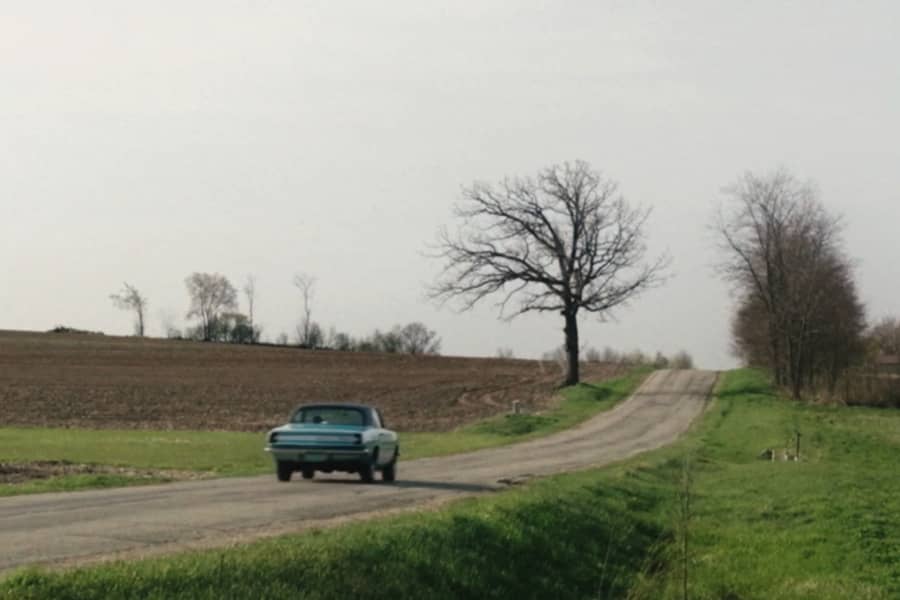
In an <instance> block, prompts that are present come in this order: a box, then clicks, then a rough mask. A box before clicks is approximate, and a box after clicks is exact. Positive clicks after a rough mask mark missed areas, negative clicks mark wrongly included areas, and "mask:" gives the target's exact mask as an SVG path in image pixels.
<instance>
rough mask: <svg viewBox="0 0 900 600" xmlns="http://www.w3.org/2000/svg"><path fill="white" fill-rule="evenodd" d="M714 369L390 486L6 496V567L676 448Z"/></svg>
mask: <svg viewBox="0 0 900 600" xmlns="http://www.w3.org/2000/svg"><path fill="white" fill-rule="evenodd" d="M715 381H716V373H715V372H712V371H657V372H655V373H653V374H652V375H650V377H649V378H648V379H647V381H646V382H645V383H644V384H643V385H642V386H641V388H640V389H639V390H638V391H637V392H636V393H635V394H634V395H633V396H632V397H631V398H629V399H628V400H626V401H625V402H623V403H621V404H620V405H619V406H617V407H616V408H614V409H613V410H611V411H609V412H606V413H603V414H601V415H599V416H597V417H595V418H593V419H591V420H590V421H587V422H585V423H584V424H582V425H580V426H579V427H576V428H574V429H571V430H568V431H564V432H561V433H558V434H555V435H552V436H549V437H546V438H542V439H539V440H535V441H532V442H526V443H522V444H517V445H514V446H507V447H504V448H497V449H491V450H482V451H479V452H472V453H469V454H461V455H456V456H449V457H443V458H426V459H420V460H414V461H403V462H401V463H400V465H399V469H398V481H397V483H395V484H390V485H388V484H380V483H379V484H374V485H363V484H360V483H358V480H357V478H356V477H352V476H350V475H344V474H335V475H334V476H333V477H329V476H323V475H321V474H317V476H316V479H315V480H313V481H303V480H301V479H300V478H299V476H296V479H295V480H292V481H291V482H290V483H278V482H277V481H276V480H275V476H274V474H273V475H271V476H262V477H246V478H235V479H218V480H210V481H193V482H184V483H171V484H167V485H156V486H144V487H133V488H121V489H113V490H96V491H84V492H70V493H52V494H39V495H32V496H17V497H11V498H0V572H3V571H9V570H10V569H15V568H17V567H21V566H25V565H36V564H43V565H68V564H78V563H84V562H93V561H97V560H105V559H107V558H114V557H136V556H144V555H150V554H159V553H164V552H173V551H178V550H181V549H186V548H196V547H209V546H220V545H227V544H230V543H234V542H237V541H242V540H247V539H253V538H258V537H264V536H268V535H274V534H277V533H283V532H287V531H295V530H299V529H303V528H305V527H310V526H319V525H324V524H330V523H333V522H339V521H342V520H346V519H347V518H357V517H363V516H365V515H367V514H372V513H382V512H386V511H392V510H397V509H407V508H411V507H414V506H421V505H427V504H429V503H435V502H441V501H444V500H447V499H450V498H453V497H458V496H461V495H468V494H474V493H486V492H491V491H495V490H498V489H503V488H505V487H507V486H508V485H509V484H510V483H515V482H518V481H521V480H524V479H527V478H529V477H533V476H541V475H548V474H551V473H555V472H559V471H567V470H574V469H581V468H585V467H590V466H597V465H604V464H608V463H612V462H615V461H618V460H622V459H624V458H627V457H629V456H632V455H634V454H637V453H639V452H644V451H647V450H651V449H653V448H657V447H659V446H663V445H665V444H668V443H670V442H672V441H674V440H675V439H676V438H677V437H678V436H679V435H680V434H682V433H683V432H684V431H685V430H687V428H688V427H689V426H690V424H691V423H692V422H693V420H694V419H695V418H696V417H697V416H698V415H699V414H700V413H701V412H702V411H703V408H704V406H705V404H706V401H707V398H708V397H709V394H710V392H711V391H712V388H713V386H714V385H715Z"/></svg>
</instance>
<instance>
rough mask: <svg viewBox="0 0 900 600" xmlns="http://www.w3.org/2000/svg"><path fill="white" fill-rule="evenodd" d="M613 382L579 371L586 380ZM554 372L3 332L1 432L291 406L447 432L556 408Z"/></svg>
mask: <svg viewBox="0 0 900 600" xmlns="http://www.w3.org/2000/svg"><path fill="white" fill-rule="evenodd" d="M619 372H620V370H619V368H618V367H615V366H608V365H585V373H584V378H585V379H590V380H599V379H604V378H608V377H610V376H613V375H615V374H618V373H619ZM561 379H562V372H561V369H560V366H559V365H558V364H557V363H555V362H542V361H533V360H517V359H496V358H459V357H443V356H408V355H395V354H375V353H351V352H335V351H327V350H317V351H311V350H301V349H299V348H290V347H268V346H241V345H231V344H214V343H203V342H192V341H181V340H162V339H139V338H127V337H112V336H103V335H94V334H80V333H30V332H10V331H0V426H4V425H10V426H13V425H14V426H47V427H89V428H100V429H107V428H109V429H112V428H125V429H193V430H232V431H263V430H266V429H268V428H270V427H272V426H275V425H278V424H281V423H283V422H284V420H285V418H286V417H287V416H288V414H289V413H290V412H291V410H292V409H293V408H294V407H295V406H297V405H298V404H302V403H306V402H322V401H325V402H361V403H371V404H375V405H377V406H378V407H379V408H380V409H381V410H382V412H383V413H384V415H385V419H386V421H387V424H388V426H389V427H392V428H395V429H399V430H403V431H446V430H450V429H453V428H455V427H457V426H459V425H461V424H464V423H469V422H472V421H475V420H479V419H483V418H486V417H489V416H493V415H496V414H499V413H502V412H505V411H507V410H509V408H510V406H511V405H512V402H513V400H518V401H520V402H521V403H522V406H523V407H524V408H526V409H529V410H542V409H545V408H547V407H549V406H552V405H553V403H554V402H555V401H557V397H556V396H555V390H556V388H557V386H558V384H559V382H560V381H561Z"/></svg>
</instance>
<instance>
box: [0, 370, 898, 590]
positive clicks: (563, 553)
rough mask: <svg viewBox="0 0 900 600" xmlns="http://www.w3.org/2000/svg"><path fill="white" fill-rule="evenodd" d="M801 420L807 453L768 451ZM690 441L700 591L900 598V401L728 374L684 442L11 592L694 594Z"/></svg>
mask: <svg viewBox="0 0 900 600" xmlns="http://www.w3.org/2000/svg"><path fill="white" fill-rule="evenodd" d="M797 429H799V430H800V431H801V433H802V434H803V438H802V439H803V449H802V453H803V457H804V458H803V460H801V461H799V462H771V461H763V460H759V459H758V458H757V454H758V453H759V452H760V450H762V449H763V448H767V447H768V448H771V447H775V448H778V449H780V448H782V447H783V446H785V442H786V441H787V438H788V437H789V436H790V435H791V433H792V432H793V431H795V430H797ZM686 456H687V457H689V459H690V461H689V462H690V464H691V465H692V467H691V476H692V480H693V484H692V486H691V495H692V507H693V509H692V512H693V516H692V518H691V520H690V524H689V534H690V536H689V539H690V544H689V560H688V565H689V589H690V596H691V597H692V598H710V599H712V598H716V599H721V598H729V599H748V598H760V599H762V598H766V599H768V598H825V599H845V598H897V597H900V481H898V478H897V477H896V473H897V472H900V413H897V412H887V411H876V410H868V409H846V408H845V409H838V408H821V407H809V406H803V405H799V404H795V403H790V402H787V401H784V400H781V399H779V398H777V397H776V396H775V395H774V394H773V393H772V391H771V389H770V388H769V387H768V385H767V384H766V381H765V379H764V378H763V377H762V376H761V375H760V374H759V373H756V372H753V371H738V372H734V373H731V374H729V375H728V376H727V378H726V380H725V382H724V385H723V386H722V387H721V389H720V390H719V393H718V396H717V398H716V400H715V403H714V404H713V405H712V406H711V408H710V410H709V411H708V412H707V413H706V415H705V416H704V418H703V419H702V421H701V422H700V423H699V424H698V426H697V427H696V428H695V429H694V430H693V431H692V432H691V433H690V434H689V435H688V436H687V437H686V438H684V439H683V440H682V441H681V442H679V443H678V444H676V445H675V446H672V447H670V448H666V449H662V450H659V451H656V452H653V453H650V454H647V455H644V456H642V457H638V458H636V459H634V460H630V461H628V462H626V463H623V464H620V465H616V466H613V467H610V468H606V469H602V470H595V471H587V472H582V473H575V474H568V475H561V476H557V477H553V478H549V479H545V480H541V481H536V482H534V483H532V484H530V485H527V486H525V487H523V488H520V489H515V490H512V491H509V492H504V493H500V494H495V495H491V496H486V497H479V498H475V499H469V500H464V501H461V502H458V503H455V504H453V505H451V506H450V507H448V508H447V509H445V510H441V511H435V512H421V513H414V514H406V515H401V516H396V517H391V518H386V519H382V520H378V521H373V522H368V523H363V524H356V525H351V526H346V527H341V528H337V529H332V530H324V531H319V532H312V533H308V534H303V535H294V536H285V537H281V538H277V539H273V540H266V541H262V542H257V543H254V544H250V545H246V546H239V547H235V548H232V549H227V550H220V551H207V552H195V553H187V554H182V555H178V556H174V557H168V558H159V559H153V560H146V561H140V562H134V563H114V564H109V565H103V566H98V567H92V568H87V569H81V570H77V571H72V572H66V573H45V572H41V571H26V572H22V573H20V574H18V575H16V576H14V577H13V578H11V579H9V580H7V581H5V582H3V583H0V598H4V597H8V598H59V599H66V598H108V597H113V598H116V597H119V598H179V597H180V598H220V597H228V598H275V597H285V596H286V595H288V594H290V595H291V596H292V597H298V598H342V597H354V596H357V597H365V598H392V599H393V598H398V597H400V598H404V597H430V598H435V599H439V598H492V597H493V598H506V597H521V598H624V597H631V598H664V599H665V598H680V597H681V596H680V592H681V570H680V565H681V562H680V554H679V549H680V547H681V546H680V544H679V539H678V537H679V535H678V533H677V530H676V527H675V525H676V522H677V518H676V516H675V514H676V511H675V507H676V506H677V505H678V499H679V498H678V497H679V489H681V486H680V485H679V483H678V482H679V479H680V477H681V474H682V465H683V459H684V458H685V457H686Z"/></svg>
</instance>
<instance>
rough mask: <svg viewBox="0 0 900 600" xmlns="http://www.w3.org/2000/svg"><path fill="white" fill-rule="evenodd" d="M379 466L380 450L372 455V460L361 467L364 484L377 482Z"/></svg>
mask: <svg viewBox="0 0 900 600" xmlns="http://www.w3.org/2000/svg"><path fill="white" fill-rule="evenodd" d="M377 464H378V450H377V449H376V450H375V453H374V454H373V455H372V459H371V461H369V462H366V463H364V464H362V465H360V467H359V478H360V479H361V480H362V482H363V483H372V482H373V481H375V465H377Z"/></svg>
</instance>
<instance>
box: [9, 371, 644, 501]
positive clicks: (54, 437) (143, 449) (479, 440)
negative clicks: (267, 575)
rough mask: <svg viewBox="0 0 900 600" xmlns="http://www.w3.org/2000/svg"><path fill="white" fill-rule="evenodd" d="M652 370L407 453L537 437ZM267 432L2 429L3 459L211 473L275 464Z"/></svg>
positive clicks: (107, 479)
mask: <svg viewBox="0 0 900 600" xmlns="http://www.w3.org/2000/svg"><path fill="white" fill-rule="evenodd" d="M648 372H649V371H648V370H647V369H643V370H637V371H634V372H632V373H630V374H629V375H626V376H624V377H621V378H618V379H612V380H609V381H605V382H602V383H599V384H590V383H583V384H580V385H577V386H573V387H570V388H565V389H563V390H562V391H561V395H562V401H561V402H560V404H559V406H558V407H556V408H555V409H553V410H551V411H548V412H547V413H545V414H542V415H525V414H521V415H511V416H501V417H498V418H495V419H489V420H487V421H484V422H481V423H476V424H474V425H471V426H469V427H465V428H462V429H459V430H456V431H451V432H444V433H401V434H400V447H401V451H402V454H401V456H402V458H403V459H404V460H410V459H414V458H423V457H427V456H443V455H447V454H455V453H459V452H467V451H472V450H479V449H482V448H490V447H494V446H500V445H505V444H511V443H515V442H518V441H523V440H527V439H532V438H535V437H540V436H543V435H548V434H550V433H553V432H556V431H559V430H561V429H565V428H567V427H571V426H573V425H575V424H577V423H579V422H581V421H584V420H585V419H587V418H589V417H591V416H593V415H595V414H597V413H598V412H600V411H603V410H607V409H609V408H611V407H612V406H614V405H615V404H616V403H617V402H619V401H621V400H622V399H623V398H625V397H627V396H628V395H629V394H630V393H631V392H632V391H633V390H634V389H635V388H636V387H637V385H638V384H639V383H640V382H641V381H642V380H643V378H644V377H645V376H646V375H647V373H648ZM264 445H265V440H264V436H263V435H262V434H256V433H234V432H223V431H212V432H210V431H134V430H101V431H98V430H88V429H57V428H0V462H26V461H46V460H65V461H69V462H73V463H83V464H102V465H111V466H119V467H132V468H138V469H160V470H177V471H195V472H202V473H205V474H209V475H211V476H219V477H225V476H240V475H258V474H263V473H270V472H271V471H272V460H271V458H270V457H269V456H268V455H267V454H266V453H265V452H263V450H262V448H263V446H264ZM163 480H165V478H155V479H148V478H146V477H140V478H139V477H132V478H129V477H127V476H109V475H105V476H103V475H93V476H90V475H69V476H60V477H53V478H50V479H46V480H42V481H38V482H35V483H29V484H0V496H5V495H13V494H22V493H35V492H48V491H69V490H73V489H84V488H95V487H112V486H119V485H134V484H142V483H152V482H159V481H163Z"/></svg>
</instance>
